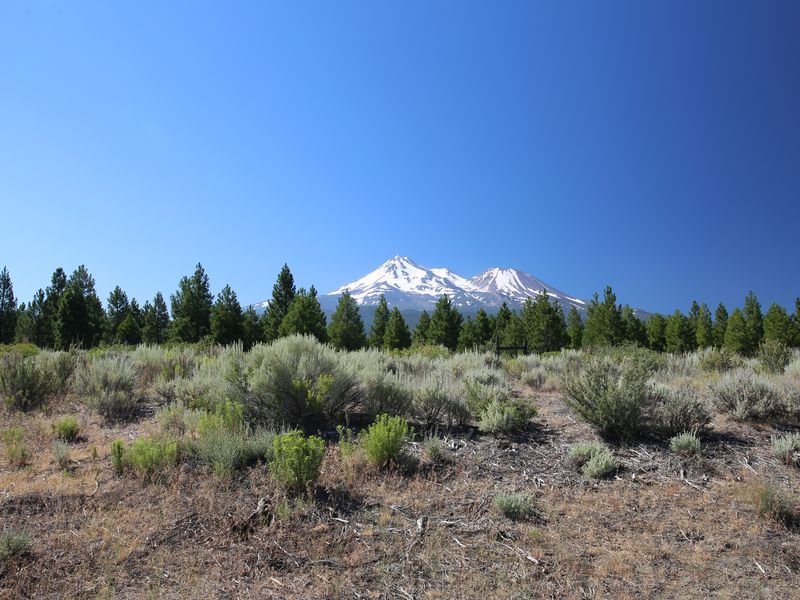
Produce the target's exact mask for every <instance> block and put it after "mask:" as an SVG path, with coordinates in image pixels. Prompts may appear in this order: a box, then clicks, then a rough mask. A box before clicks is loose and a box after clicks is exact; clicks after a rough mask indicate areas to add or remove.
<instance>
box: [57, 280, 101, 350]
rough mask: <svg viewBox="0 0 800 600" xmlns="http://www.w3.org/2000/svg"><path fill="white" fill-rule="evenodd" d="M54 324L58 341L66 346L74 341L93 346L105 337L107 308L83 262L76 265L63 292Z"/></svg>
mask: <svg viewBox="0 0 800 600" xmlns="http://www.w3.org/2000/svg"><path fill="white" fill-rule="evenodd" d="M55 328H56V331H55V345H56V347H58V348H61V349H64V350H65V349H67V348H69V347H70V346H71V345H72V344H77V345H79V346H81V347H83V348H93V347H94V346H96V345H97V344H99V343H100V341H101V339H102V336H103V333H104V330H105V311H104V310H103V304H102V302H100V298H98V296H97V292H96V291H95V286H94V277H92V276H91V275H90V274H89V271H87V270H86V267H85V266H83V265H81V266H79V267H78V268H77V269H75V271H74V272H73V273H72V275H71V276H70V278H69V280H68V281H67V284H66V287H65V289H64V292H63V293H62V294H61V295H60V298H59V302H58V311H57V313H56V326H55Z"/></svg>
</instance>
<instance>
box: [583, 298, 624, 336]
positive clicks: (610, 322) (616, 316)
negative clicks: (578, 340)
mask: <svg viewBox="0 0 800 600" xmlns="http://www.w3.org/2000/svg"><path fill="white" fill-rule="evenodd" d="M586 312H587V315H586V323H585V324H584V330H583V345H584V346H588V347H591V346H610V345H615V344H619V343H620V342H621V341H622V340H623V338H624V335H625V328H624V325H623V323H622V309H621V308H620V306H619V305H618V304H617V297H616V296H615V295H614V292H613V290H612V289H611V287H610V286H609V287H606V289H605V292H604V294H603V301H602V302H600V300H599V298H598V295H597V294H595V295H594V298H592V300H591V302H589V306H588V307H587V310H586Z"/></svg>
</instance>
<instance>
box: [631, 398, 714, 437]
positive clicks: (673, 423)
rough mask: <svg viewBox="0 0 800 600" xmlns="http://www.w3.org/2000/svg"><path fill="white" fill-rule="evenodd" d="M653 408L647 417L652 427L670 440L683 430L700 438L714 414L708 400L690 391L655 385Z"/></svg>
mask: <svg viewBox="0 0 800 600" xmlns="http://www.w3.org/2000/svg"><path fill="white" fill-rule="evenodd" d="M650 397H651V402H652V405H651V407H650V411H649V414H648V415H647V417H648V421H649V422H650V427H651V429H652V430H653V433H655V434H656V435H657V436H659V437H661V438H662V439H670V438H671V437H673V436H676V435H678V434H679V433H682V432H684V431H691V432H694V433H695V434H696V435H701V434H702V433H704V432H705V431H706V430H707V429H708V424H709V423H710V422H711V414H710V413H709V411H708V408H707V407H706V403H705V401H703V400H702V399H701V398H699V397H698V396H697V394H696V393H694V392H693V391H692V390H690V389H688V388H682V387H678V388H673V387H668V386H665V385H656V386H653V387H652V388H651V390H650Z"/></svg>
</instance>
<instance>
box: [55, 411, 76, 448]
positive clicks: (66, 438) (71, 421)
mask: <svg viewBox="0 0 800 600" xmlns="http://www.w3.org/2000/svg"><path fill="white" fill-rule="evenodd" d="M53 429H54V430H55V432H56V437H57V438H58V439H59V440H61V441H62V442H67V443H70V444H71V443H72V442H74V441H75V440H77V439H78V434H79V433H80V431H81V426H80V425H79V424H78V418H77V417H75V416H72V415H69V416H66V417H64V418H62V419H59V420H58V421H56V422H55V424H54V425H53Z"/></svg>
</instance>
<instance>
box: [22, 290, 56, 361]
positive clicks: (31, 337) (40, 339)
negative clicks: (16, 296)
mask: <svg viewBox="0 0 800 600" xmlns="http://www.w3.org/2000/svg"><path fill="white" fill-rule="evenodd" d="M51 335H52V331H50V330H49V324H48V323H46V322H45V319H44V290H42V289H39V290H38V291H37V292H36V293H35V294H34V295H33V300H31V301H30V302H29V303H28V305H27V306H26V307H25V316H24V318H23V317H22V315H20V317H19V318H18V319H17V333H16V339H17V341H20V342H30V343H31V344H35V345H37V346H39V347H41V348H44V347H46V346H47V345H48V339H49V338H50V336H51Z"/></svg>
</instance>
